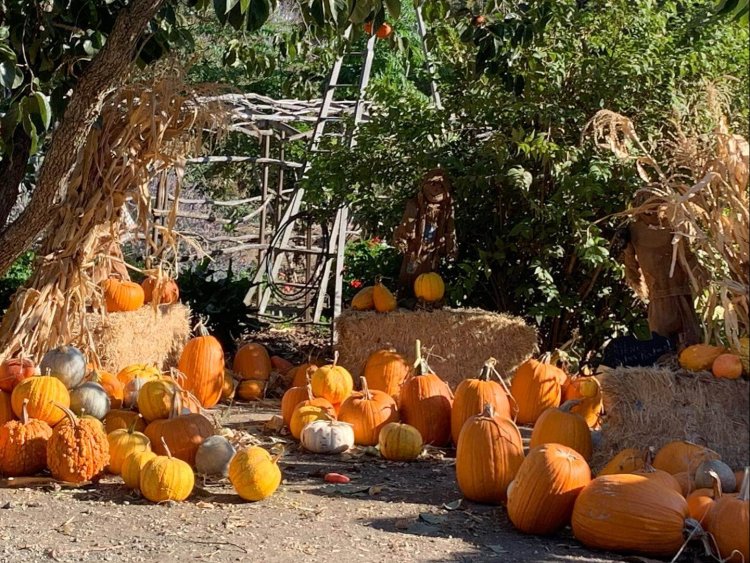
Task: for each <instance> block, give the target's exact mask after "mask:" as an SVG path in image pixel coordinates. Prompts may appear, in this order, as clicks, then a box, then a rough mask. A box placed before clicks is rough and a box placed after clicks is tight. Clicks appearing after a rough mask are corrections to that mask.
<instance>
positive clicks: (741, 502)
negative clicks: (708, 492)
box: [706, 467, 750, 563]
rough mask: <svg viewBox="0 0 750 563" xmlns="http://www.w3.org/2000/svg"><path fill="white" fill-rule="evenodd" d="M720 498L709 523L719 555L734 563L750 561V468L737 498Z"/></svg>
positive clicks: (723, 496) (727, 496)
mask: <svg viewBox="0 0 750 563" xmlns="http://www.w3.org/2000/svg"><path fill="white" fill-rule="evenodd" d="M717 480H718V479H717ZM719 490H720V487H719ZM718 496H719V498H717V499H716V500H715V501H714V503H713V504H712V505H711V508H710V509H709V511H708V514H707V515H706V519H707V521H708V524H707V528H708V532H709V533H710V534H711V535H712V536H713V537H714V540H715V542H716V547H718V549H719V555H720V556H721V558H722V559H723V560H724V561H728V562H731V563H738V562H739V561H745V562H747V561H750V517H749V516H748V514H749V511H750V468H747V467H746V468H745V474H744V476H743V478H742V486H741V487H740V492H739V494H738V495H737V496H733V495H721V494H720V493H719V495H718Z"/></svg>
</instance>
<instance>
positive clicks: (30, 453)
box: [0, 400, 52, 477]
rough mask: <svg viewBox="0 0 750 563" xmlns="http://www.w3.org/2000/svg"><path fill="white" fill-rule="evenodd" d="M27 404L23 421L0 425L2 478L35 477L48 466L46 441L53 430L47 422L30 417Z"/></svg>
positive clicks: (24, 407)
mask: <svg viewBox="0 0 750 563" xmlns="http://www.w3.org/2000/svg"><path fill="white" fill-rule="evenodd" d="M26 403H28V400H27V401H25V402H24V405H23V411H22V413H21V420H20V421H19V420H11V421H9V422H6V423H5V424H3V425H2V426H0V475H7V476H9V477H18V476H22V475H34V474H35V473H39V472H40V471H42V470H43V469H44V468H45V467H47V442H48V441H49V439H50V436H52V428H50V427H49V425H48V424H47V423H46V422H43V421H41V420H36V419H34V418H31V419H30V418H29V416H28V413H27V412H26Z"/></svg>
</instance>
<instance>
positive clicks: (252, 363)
mask: <svg viewBox="0 0 750 563" xmlns="http://www.w3.org/2000/svg"><path fill="white" fill-rule="evenodd" d="M272 368H273V366H272V365H271V357H270V356H269V355H268V350H266V347H265V346H263V344H256V343H252V342H251V343H249V344H245V345H244V346H242V347H241V348H240V349H239V350H237V353H236V354H235V355H234V361H233V362H232V371H234V372H235V373H236V374H238V375H239V376H240V377H241V378H242V379H256V380H261V381H266V380H267V379H268V378H269V377H271V369H272Z"/></svg>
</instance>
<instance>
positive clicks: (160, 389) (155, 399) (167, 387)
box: [137, 379, 178, 422]
mask: <svg viewBox="0 0 750 563" xmlns="http://www.w3.org/2000/svg"><path fill="white" fill-rule="evenodd" d="M177 392H178V391H177V386H176V385H175V383H174V381H172V380H169V379H154V380H151V381H146V382H145V383H144V384H143V386H142V387H141V388H140V390H139V391H138V399H137V403H138V410H139V411H140V413H141V414H142V415H143V418H145V419H146V422H153V421H154V420H159V419H161V418H169V414H170V413H171V412H172V404H173V403H174V401H175V395H176V394H177Z"/></svg>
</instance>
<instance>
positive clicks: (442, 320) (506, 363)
mask: <svg viewBox="0 0 750 563" xmlns="http://www.w3.org/2000/svg"><path fill="white" fill-rule="evenodd" d="M336 332H337V335H338V342H337V345H336V349H337V350H338V352H339V363H340V364H341V365H343V366H344V367H346V368H347V369H348V370H350V371H351V373H352V375H354V376H358V375H359V374H361V372H362V370H363V368H364V365H365V362H366V361H367V357H368V356H369V355H370V354H371V353H372V352H374V351H376V350H378V349H380V348H383V347H393V348H395V349H396V350H397V351H398V352H399V353H400V354H401V355H403V356H404V357H406V358H407V359H408V360H409V361H410V362H412V361H413V360H414V353H415V350H414V346H415V341H416V340H417V339H419V340H421V341H422V350H423V354H424V355H426V357H427V358H428V361H429V364H430V367H432V369H433V370H435V373H437V374H438V375H440V377H442V378H443V379H444V380H445V381H447V382H448V383H449V384H450V385H451V386H452V387H453V388H455V386H456V385H458V383H459V382H460V381H461V380H463V379H465V378H466V377H475V376H476V375H477V374H478V373H479V371H480V369H481V367H482V365H483V364H484V362H485V360H487V358H489V357H490V356H491V357H494V358H495V359H496V360H497V366H496V368H497V370H498V371H499V372H500V373H501V374H502V375H504V376H505V375H509V374H510V373H511V372H512V370H513V369H514V368H515V367H516V366H517V365H518V364H520V363H521V362H522V361H524V360H526V359H527V358H528V357H529V356H530V355H531V354H532V353H533V351H534V349H535V347H536V331H535V330H534V329H533V328H531V327H529V326H527V325H526V324H525V323H524V322H523V320H521V319H519V318H516V317H512V316H510V315H504V314H501V313H491V312H488V311H483V310H481V309H438V310H435V311H408V310H404V309H398V310H396V311H393V312H390V313H387V314H380V313H376V312H373V311H352V310H347V311H345V312H344V313H342V314H341V316H340V317H339V318H338V319H337V320H336Z"/></svg>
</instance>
